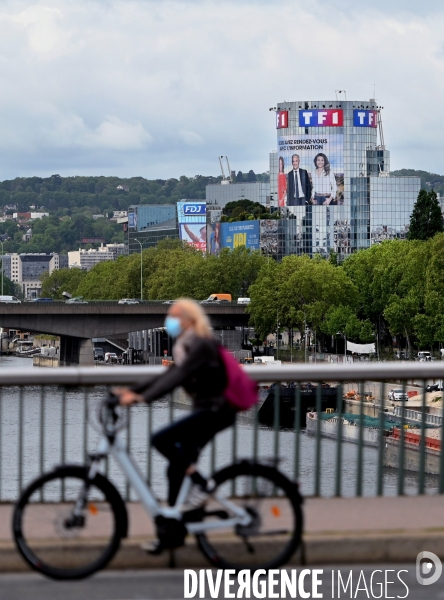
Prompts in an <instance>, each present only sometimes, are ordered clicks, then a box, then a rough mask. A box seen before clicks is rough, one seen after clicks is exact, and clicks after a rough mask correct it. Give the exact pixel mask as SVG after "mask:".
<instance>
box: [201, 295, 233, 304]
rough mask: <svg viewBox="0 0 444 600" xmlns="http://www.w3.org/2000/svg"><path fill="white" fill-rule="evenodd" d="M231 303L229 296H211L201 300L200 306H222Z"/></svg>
mask: <svg viewBox="0 0 444 600" xmlns="http://www.w3.org/2000/svg"><path fill="white" fill-rule="evenodd" d="M231 301H232V297H231V294H211V295H210V296H208V298H207V299H206V300H201V301H200V304H222V303H225V302H231Z"/></svg>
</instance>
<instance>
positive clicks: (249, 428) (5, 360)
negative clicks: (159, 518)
mask: <svg viewBox="0 0 444 600" xmlns="http://www.w3.org/2000/svg"><path fill="white" fill-rule="evenodd" d="M11 368H21V369H23V370H28V369H32V368H34V367H33V366H32V360H31V359H26V358H18V357H2V358H0V376H1V371H2V370H3V369H11ZM35 368H38V367H35ZM110 368H112V367H110ZM104 393H105V390H104V388H94V389H92V390H91V391H89V392H88V395H87V396H86V395H85V392H84V391H83V390H80V389H75V388H73V389H68V390H66V391H65V392H64V391H63V389H62V388H61V387H59V386H48V387H46V388H45V389H44V400H43V401H42V394H41V389H40V388H39V387H31V386H30V387H26V388H25V389H24V391H23V402H22V414H21V418H20V406H21V404H20V392H19V389H18V388H3V392H2V395H1V398H0V500H1V501H13V500H14V499H16V498H17V494H18V492H19V487H20V484H19V482H20V480H21V482H22V485H26V483H27V482H29V481H30V480H31V479H32V478H34V477H35V476H36V475H38V474H39V472H40V469H41V468H43V470H47V469H49V468H51V467H52V466H54V465H56V464H58V463H60V462H63V461H64V462H70V463H82V462H83V461H84V455H85V452H86V451H93V450H94V449H95V447H96V445H97V440H98V437H99V434H98V432H97V431H96V430H95V429H94V427H93V426H92V425H91V421H94V420H95V419H94V415H95V409H96V407H97V405H98V403H99V401H100V399H101V398H102V397H103V395H104ZM64 394H65V402H63V396H64ZM63 406H65V409H64V414H63ZM188 410H189V409H188V408H187V407H185V406H184V405H179V404H175V405H174V406H173V408H171V407H170V403H169V402H168V401H167V400H161V401H158V402H156V403H154V404H153V405H152V406H151V407H146V406H137V407H134V408H132V409H131V410H130V442H129V444H130V448H131V453H132V454H133V456H134V458H135V459H136V461H137V463H138V465H139V466H140V469H141V470H142V472H143V473H146V474H147V475H148V469H149V468H150V475H151V477H150V479H151V482H152V485H153V489H154V491H155V493H156V494H158V495H159V496H162V497H163V496H164V495H165V487H166V483H165V464H166V463H165V461H164V459H163V458H162V457H161V456H160V455H158V453H157V452H156V451H154V450H153V451H152V452H151V453H150V456H151V461H150V463H151V464H150V465H148V462H147V455H148V453H147V439H148V430H149V421H150V420H151V422H152V430H153V431H155V430H157V429H159V428H160V427H162V426H164V425H166V424H167V423H169V422H170V419H171V418H173V419H178V418H180V417H181V416H184V415H185V414H187V412H188ZM20 423H21V425H22V427H21V428H20V426H19V424H20ZM62 424H64V426H63V427H62ZM42 425H43V435H42ZM122 435H123V436H124V438H125V439H127V434H126V431H125V430H124V431H122ZM233 435H234V436H235V438H234V440H233ZM233 443H235V445H236V456H237V457H251V456H252V455H253V445H254V424H253V421H252V419H251V418H248V417H247V416H246V417H244V416H241V417H240V418H239V419H238V424H237V427H236V430H235V431H234V430H232V429H231V430H228V431H225V432H222V433H220V434H219V435H218V436H217V438H216V441H215V445H214V447H212V446H211V445H209V446H208V447H207V448H206V449H205V450H204V452H203V453H202V457H201V460H200V465H201V470H202V472H206V473H208V472H210V469H211V465H212V464H214V465H215V467H216V468H219V467H222V466H224V465H227V464H229V463H230V462H232V459H233ZM315 444H316V442H315V439H314V438H313V437H311V436H308V435H306V434H305V432H302V433H301V437H300V462H299V464H300V469H299V482H300V487H301V492H302V494H303V495H306V496H309V495H312V494H313V491H314V476H315V455H316V454H315V452H316V448H315ZM274 448H275V432H274V431H273V430H272V429H270V428H268V427H263V426H260V427H259V430H258V453H259V456H260V457H261V458H263V459H267V458H270V457H272V456H273V454H274ZM357 453H358V447H357V445H356V444H352V443H347V442H344V443H343V448H342V465H341V477H342V494H343V495H344V496H354V495H355V493H356V474H357V471H356V464H357ZM363 455H364V457H363V465H364V467H363V473H362V480H363V494H364V495H366V496H373V495H375V494H376V486H377V461H378V451H377V449H375V448H370V447H364V449H363ZM279 456H280V458H281V462H280V469H281V470H282V471H283V472H285V473H286V474H287V475H288V476H289V477H291V478H293V476H294V472H295V433H294V432H293V431H288V430H281V431H280V432H279ZM20 457H21V458H22V460H21V464H22V468H21V469H20V467H19V464H20ZM321 458H322V461H321V464H322V472H321V494H322V495H323V496H331V495H333V494H334V489H335V478H336V441H335V440H331V439H328V438H322V439H321ZM108 473H109V476H110V478H111V479H112V480H113V481H114V483H115V484H116V485H117V487H118V488H119V489H120V490H121V491H122V493H125V491H126V486H125V482H124V479H123V477H122V476H121V474H120V472H119V471H118V468H117V466H116V465H115V464H113V461H112V460H111V461H110V463H109V465H108ZM383 480H384V494H385V495H390V496H394V495H396V494H397V486H398V470H397V469H384V472H383ZM417 487H418V474H417V473H406V475H405V493H406V494H415V493H416V490H417ZM426 488H427V493H436V491H437V489H438V478H437V477H434V476H427V477H426ZM131 498H133V495H132V494H131Z"/></svg>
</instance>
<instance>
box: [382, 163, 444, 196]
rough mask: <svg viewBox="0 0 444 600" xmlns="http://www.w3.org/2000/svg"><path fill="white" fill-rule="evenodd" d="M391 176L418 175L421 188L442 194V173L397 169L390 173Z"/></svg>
mask: <svg viewBox="0 0 444 600" xmlns="http://www.w3.org/2000/svg"><path fill="white" fill-rule="evenodd" d="M390 175H391V176H392V177H420V178H421V189H424V190H427V191H429V192H430V191H431V190H434V191H435V192H436V193H439V194H441V195H444V175H437V174H436V173H429V172H428V171H417V170H416V169H399V170H398V171H392V172H391V173H390Z"/></svg>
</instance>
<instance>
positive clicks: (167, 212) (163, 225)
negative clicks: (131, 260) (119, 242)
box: [128, 204, 179, 254]
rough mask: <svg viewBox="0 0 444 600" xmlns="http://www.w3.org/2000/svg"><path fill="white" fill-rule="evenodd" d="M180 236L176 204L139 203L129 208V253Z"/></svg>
mask: <svg viewBox="0 0 444 600" xmlns="http://www.w3.org/2000/svg"><path fill="white" fill-rule="evenodd" d="M165 238H172V239H178V238H179V228H178V224H177V209H176V204H139V205H134V206H130V207H129V209H128V253H129V254H134V253H138V252H140V249H141V247H142V248H144V249H145V248H150V247H154V246H157V244H158V243H159V242H160V241H161V240H163V239H165Z"/></svg>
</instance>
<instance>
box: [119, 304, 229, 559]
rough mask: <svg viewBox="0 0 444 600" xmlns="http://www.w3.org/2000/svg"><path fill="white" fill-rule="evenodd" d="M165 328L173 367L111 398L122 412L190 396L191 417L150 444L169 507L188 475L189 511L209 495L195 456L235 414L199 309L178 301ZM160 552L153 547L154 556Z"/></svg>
mask: <svg viewBox="0 0 444 600" xmlns="http://www.w3.org/2000/svg"><path fill="white" fill-rule="evenodd" d="M165 328H166V331H167V333H168V335H169V336H171V337H172V338H173V339H175V344H174V347H173V359H174V364H173V365H172V366H171V367H169V368H168V369H167V370H166V371H165V373H163V374H162V375H160V376H159V377H157V378H156V379H155V380H151V381H148V382H142V383H141V384H139V385H137V386H134V387H132V388H115V389H114V390H113V392H114V393H115V394H116V395H117V396H118V397H119V401H120V404H121V405H124V406H128V405H130V404H133V403H135V402H152V401H153V400H156V399H157V398H161V397H162V396H164V395H165V394H167V393H168V392H171V391H172V390H173V389H175V388H176V387H179V386H182V387H183V388H184V389H185V390H186V391H187V392H188V394H189V395H190V396H191V398H192V400H193V412H192V413H191V414H190V415H189V416H187V417H185V418H183V419H181V420H179V421H176V422H175V423H172V424H171V425H168V426H167V427H165V428H163V429H161V430H160V431H158V432H157V433H156V434H154V436H153V438H152V444H153V446H154V447H155V448H157V450H158V451H159V452H161V454H163V455H164V456H165V457H166V458H167V459H168V460H169V466H168V471H167V472H168V480H169V492H168V502H169V504H170V506H173V505H174V504H175V502H176V499H177V495H178V493H179V490H180V487H181V484H182V481H183V478H184V476H185V474H187V475H190V477H191V479H192V481H193V483H194V484H195V485H194V487H193V489H192V492H191V494H190V497H189V499H188V505H189V507H190V508H192V507H196V506H198V505H199V504H200V503H202V502H203V501H204V499H205V498H206V497H207V493H208V492H209V491H211V490H210V489H209V488H210V486H211V482H210V483H209V482H207V481H206V480H205V478H204V477H203V476H202V475H201V474H200V473H199V472H198V471H197V470H196V466H195V463H196V461H197V458H198V456H199V453H200V451H201V450H202V448H203V447H204V446H205V445H206V444H207V443H208V442H209V441H210V440H211V439H212V438H213V437H214V436H215V435H216V433H218V432H219V431H222V430H223V429H225V428H227V427H229V426H230V425H233V423H234V421H235V415H236V409H234V408H233V407H232V406H231V405H229V404H228V402H227V401H226V399H225V398H224V390H225V388H226V387H227V376H226V372H225V366H224V364H223V362H222V359H221V357H220V354H219V351H218V345H217V343H216V341H215V340H214V339H213V335H212V332H211V329H210V323H209V321H208V317H207V316H206V314H205V313H204V311H203V309H202V307H201V306H200V305H199V304H197V302H194V300H188V299H185V298H182V299H179V300H177V302H175V303H174V304H173V305H172V306H171V308H170V309H169V311H168V315H167V317H166V319H165ZM161 550H162V548H159V545H158V546H157V548H156V549H155V550H153V552H156V553H157V552H158V551H159V552H160V551H161Z"/></svg>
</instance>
